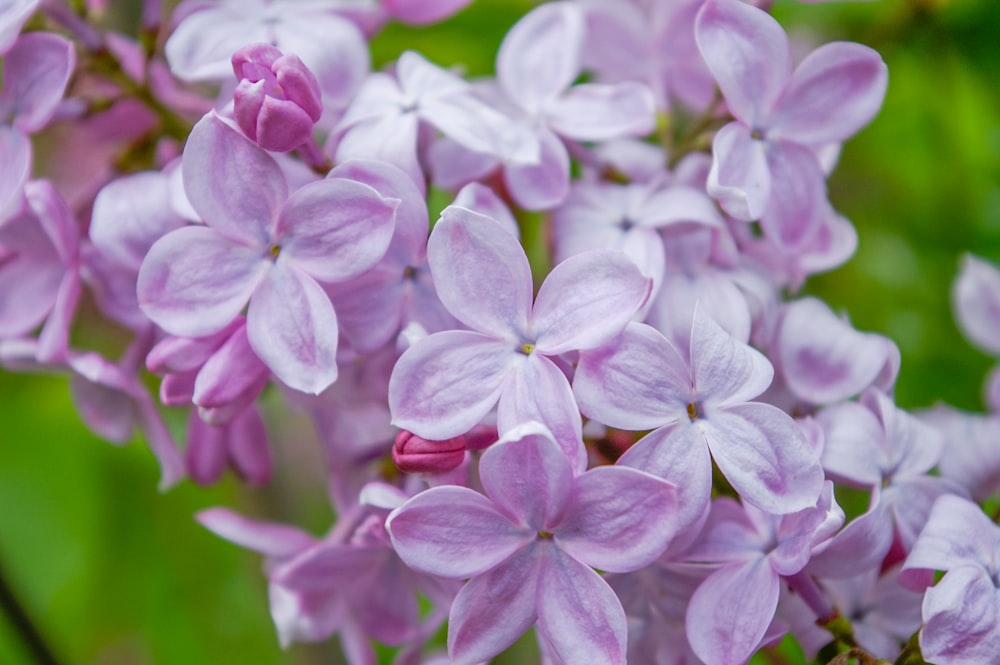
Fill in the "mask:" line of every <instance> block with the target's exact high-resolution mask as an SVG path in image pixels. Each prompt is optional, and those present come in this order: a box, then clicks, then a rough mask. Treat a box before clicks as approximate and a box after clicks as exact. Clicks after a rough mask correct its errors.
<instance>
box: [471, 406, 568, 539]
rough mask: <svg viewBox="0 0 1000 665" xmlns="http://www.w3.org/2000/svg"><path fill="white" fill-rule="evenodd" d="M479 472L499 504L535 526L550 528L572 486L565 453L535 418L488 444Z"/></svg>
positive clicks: (527, 525) (510, 514) (513, 517)
mask: <svg viewBox="0 0 1000 665" xmlns="http://www.w3.org/2000/svg"><path fill="white" fill-rule="evenodd" d="M479 476H480V479H481V480H482V483H483V489H485V490H486V494H487V496H489V497H490V499H492V500H493V501H494V502H495V503H496V505H497V508H499V510H500V511H501V512H503V513H504V514H506V515H507V516H508V518H509V519H511V520H512V521H514V522H516V523H518V524H520V525H522V526H524V527H525V528H527V529H531V530H533V531H544V530H550V529H551V528H552V527H553V526H554V525H555V524H556V523H557V522H559V520H560V519H562V515H563V512H564V511H565V510H566V502H567V501H568V500H569V496H570V491H571V490H572V488H573V469H572V468H571V467H570V465H569V463H568V462H567V459H566V455H565V454H563V452H562V450H560V448H559V446H558V445H557V444H556V442H555V440H554V439H553V438H552V434H551V433H550V432H549V431H548V429H546V428H545V427H544V426H543V425H541V424H540V423H536V422H528V423H525V424H523V425H521V426H519V427H515V428H514V429H512V430H510V431H509V432H507V433H506V434H504V436H503V437H502V438H501V439H500V440H499V441H498V442H496V443H495V444H493V445H492V446H490V447H489V448H487V449H486V452H485V453H483V456H482V459H481V460H480V462H479Z"/></svg>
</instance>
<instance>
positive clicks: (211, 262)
mask: <svg viewBox="0 0 1000 665" xmlns="http://www.w3.org/2000/svg"><path fill="white" fill-rule="evenodd" d="M270 269H271V263H270V261H268V260H267V258H265V257H264V256H263V255H262V252H261V251H260V250H259V249H255V248H249V247H241V246H239V245H234V244H233V243H232V242H231V241H230V240H228V239H226V238H224V237H223V236H221V235H219V234H218V233H216V232H215V231H213V230H212V229H209V228H205V227H195V226H192V227H187V228H183V229H178V230H176V231H172V232H171V233H169V234H167V235H166V236H164V237H163V238H161V239H160V240H158V241H156V243H154V244H153V246H152V247H151V248H150V250H149V254H148V255H147V256H146V259H145V261H143V263H142V267H141V268H140V269H139V277H138V282H137V285H136V289H137V291H138V295H139V305H140V307H142V311H143V312H144V313H145V314H146V316H148V317H149V318H150V319H152V320H153V322H155V323H156V324H157V325H159V326H160V327H161V328H163V329H164V330H166V331H167V332H169V333H171V334H173V335H183V336H185V337H202V336H204V335H210V334H212V333H214V332H217V331H219V330H221V329H222V328H224V327H226V326H227V325H229V323H230V322H232V320H233V319H235V318H236V316H237V315H238V314H239V313H240V311H241V310H242V309H243V306H244V305H246V303H247V301H248V300H249V299H250V295H251V294H252V293H253V292H254V290H255V289H256V288H257V285H258V284H259V283H260V282H261V281H262V280H263V279H264V277H265V275H267V273H268V271H269V270H270Z"/></svg>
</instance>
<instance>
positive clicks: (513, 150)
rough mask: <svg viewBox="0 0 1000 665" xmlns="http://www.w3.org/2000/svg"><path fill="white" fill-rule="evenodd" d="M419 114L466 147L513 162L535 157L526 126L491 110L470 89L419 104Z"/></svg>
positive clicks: (532, 160) (535, 149) (532, 133)
mask: <svg viewBox="0 0 1000 665" xmlns="http://www.w3.org/2000/svg"><path fill="white" fill-rule="evenodd" d="M420 117H421V118H422V119H423V120H425V121H426V122H427V123H428V124H430V125H433V126H434V127H435V128H436V129H437V130H438V131H440V132H441V133H442V134H444V135H445V136H447V137H448V138H450V139H452V140H454V141H456V142H458V143H459V144H461V145H463V146H465V147H466V148H468V149H469V150H474V151H476V152H480V153H484V154H487V155H493V156H495V157H497V158H499V159H503V160H509V161H511V162H513V163H516V164H532V163H535V162H537V161H538V159H539V146H538V138H537V136H536V134H535V131H534V130H533V129H532V128H531V127H530V126H528V125H526V124H525V123H523V122H519V121H516V120H513V119H511V118H510V117H508V116H507V115H504V114H503V113H501V112H499V111H496V110H494V108H493V107H492V106H490V105H488V104H487V103H486V102H484V101H481V100H480V99H478V98H477V97H474V96H473V95H472V94H471V92H466V93H461V94H453V95H447V96H445V97H442V98H440V99H433V100H428V101H427V102H424V103H421V105H420Z"/></svg>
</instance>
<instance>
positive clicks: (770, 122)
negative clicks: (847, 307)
mask: <svg viewBox="0 0 1000 665" xmlns="http://www.w3.org/2000/svg"><path fill="white" fill-rule="evenodd" d="M696 40H697V43H698V48H699V49H700V51H701V54H702V56H703V57H704V58H705V62H706V64H707V65H708V68H709V69H710V70H711V71H712V74H713V75H714V76H715V79H716V81H718V83H719V88H720V89H721V90H722V94H723V96H724V97H725V99H726V104H727V105H728V107H729V111H730V112H731V113H732V114H733V116H735V118H736V121H735V122H732V123H730V124H728V125H726V126H725V127H723V128H722V129H721V130H719V132H718V133H717V134H716V136H715V140H714V142H713V145H712V153H713V156H714V161H713V163H712V171H711V173H710V175H709V185H708V192H709V194H711V195H712V196H714V197H716V198H717V199H718V200H719V202H720V204H721V205H722V207H723V208H724V209H725V210H726V212H728V213H729V214H730V215H732V216H733V217H736V218H737V219H741V220H745V221H750V220H755V219H760V221H761V224H762V226H763V228H764V232H765V234H766V235H767V236H768V237H770V238H771V239H772V240H773V241H774V242H775V243H777V244H779V245H781V246H784V247H789V248H800V247H804V246H806V245H807V244H808V243H809V242H810V240H811V239H812V238H813V236H814V235H815V234H816V232H817V230H818V229H819V228H820V226H821V224H822V222H823V221H824V218H825V216H826V214H827V209H828V207H829V206H828V203H827V201H826V184H825V176H824V173H823V170H822V169H821V167H820V164H819V161H818V159H817V157H816V154H815V150H816V149H817V148H819V147H820V146H823V145H825V144H830V143H839V142H841V141H844V140H845V139H846V138H848V137H849V136H850V135H852V134H854V133H855V132H856V131H858V130H859V129H860V128H861V127H863V126H864V125H865V124H867V123H868V121H870V120H871V119H872V117H874V115H875V113H877V112H878V109H879V107H880V106H881V105H882V98H883V97H884V96H885V89H886V85H887V81H888V75H887V71H886V67H885V63H883V62H882V59H881V58H880V57H879V55H878V53H876V52H875V51H873V50H872V49H870V48H868V47H866V46H861V45H860V44H852V43H847V42H834V43H832V44H827V45H825V46H822V47H820V48H818V49H816V50H815V51H813V52H812V53H811V54H809V56H808V57H806V59H805V60H803V61H802V62H801V63H800V64H799V66H798V67H797V68H796V69H795V71H794V72H792V71H791V57H790V54H789V47H788V39H787V37H786V36H785V33H784V31H783V30H782V29H781V26H780V25H778V23H777V21H775V20H774V19H773V18H771V17H770V16H769V15H768V14H767V13H766V12H764V11H761V10H760V9H757V8H755V7H751V6H749V5H746V4H744V3H742V2H740V1H739V0H709V1H708V2H706V3H705V5H704V6H703V7H702V9H701V12H700V13H699V15H698V20H697V24H696Z"/></svg>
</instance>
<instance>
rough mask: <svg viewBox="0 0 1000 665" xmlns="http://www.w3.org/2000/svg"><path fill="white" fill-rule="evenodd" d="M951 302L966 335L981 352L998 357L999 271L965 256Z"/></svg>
mask: <svg viewBox="0 0 1000 665" xmlns="http://www.w3.org/2000/svg"><path fill="white" fill-rule="evenodd" d="M951 302H952V307H953V308H954V311H955V319H956V320H957V321H958V323H959V325H960V326H961V328H962V332H963V333H965V336H966V337H968V338H969V340H970V341H972V343H973V344H975V345H976V346H978V347H980V348H981V349H984V350H985V351H988V352H989V353H992V354H994V355H1000V270H997V269H996V268H995V267H994V266H993V265H992V264H990V263H987V262H986V261H983V260H982V259H980V258H979V257H976V256H973V255H972V254H966V255H965V256H964V257H963V258H962V269H961V271H960V272H959V275H958V278H957V279H956V280H955V283H954V285H953V286H952V289H951Z"/></svg>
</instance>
